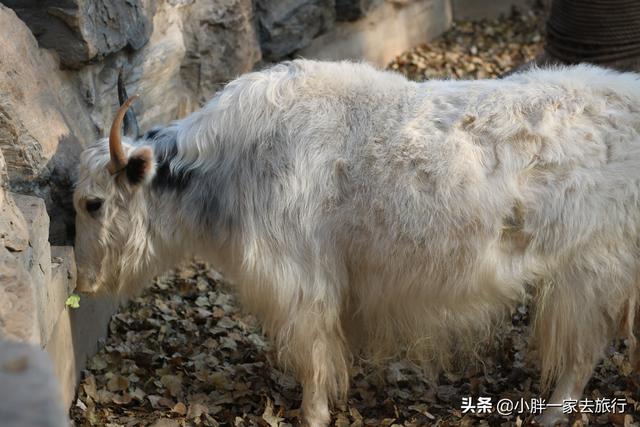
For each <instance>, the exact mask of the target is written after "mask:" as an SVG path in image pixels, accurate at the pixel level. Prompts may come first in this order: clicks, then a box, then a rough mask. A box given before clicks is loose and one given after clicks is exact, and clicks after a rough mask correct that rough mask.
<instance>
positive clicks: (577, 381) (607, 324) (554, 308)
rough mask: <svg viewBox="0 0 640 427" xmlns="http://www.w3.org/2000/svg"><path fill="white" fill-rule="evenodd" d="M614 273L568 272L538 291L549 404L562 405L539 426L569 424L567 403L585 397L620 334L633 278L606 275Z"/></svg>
mask: <svg viewBox="0 0 640 427" xmlns="http://www.w3.org/2000/svg"><path fill="white" fill-rule="evenodd" d="M609 267H610V268H611V266H609ZM615 270H617V272H618V273H620V272H621V270H620V269H614V271H615ZM610 271H611V270H609V269H607V270H605V269H602V270H598V271H594V270H593V269H592V270H591V271H589V272H584V271H582V272H581V271H579V270H578V269H577V268H571V269H567V271H565V272H563V273H562V274H558V275H556V276H555V277H554V278H553V280H552V281H549V282H546V283H544V284H542V285H541V287H540V289H539V292H540V294H539V295H538V298H537V307H536V318H535V319H536V320H535V335H536V342H537V343H538V345H539V350H540V355H541V359H542V384H543V388H547V387H548V386H549V385H551V383H553V382H554V380H555V389H554V392H553V394H552V395H551V398H550V399H549V401H548V403H549V404H552V405H558V404H559V405H560V406H553V407H548V408H547V409H546V410H545V411H544V413H543V415H542V417H541V418H540V422H541V423H542V424H543V425H545V426H553V425H555V424H556V423H558V422H565V421H567V419H568V415H567V414H564V413H563V410H562V403H563V401H566V400H575V401H579V400H580V399H581V397H582V393H583V391H584V388H585V386H586V385H587V383H588V381H589V379H590V378H591V375H592V374H593V370H594V368H595V366H596V364H597V363H598V362H599V360H600V359H601V358H602V356H603V354H604V351H605V349H606V346H607V345H608V343H610V342H611V340H612V339H613V338H614V337H615V335H616V332H617V329H618V325H619V322H620V316H621V315H622V314H623V311H624V307H625V304H624V301H625V299H627V300H628V298H629V296H630V295H632V294H634V292H635V291H634V283H633V280H632V279H631V278H630V277H626V276H625V275H624V274H611V273H607V274H604V272H610ZM622 271H623V270H622Z"/></svg>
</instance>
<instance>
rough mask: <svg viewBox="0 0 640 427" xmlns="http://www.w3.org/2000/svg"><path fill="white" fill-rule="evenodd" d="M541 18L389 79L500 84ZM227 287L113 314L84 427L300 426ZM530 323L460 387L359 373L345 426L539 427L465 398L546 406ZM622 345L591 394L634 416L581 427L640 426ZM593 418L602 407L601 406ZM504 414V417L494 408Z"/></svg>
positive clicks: (198, 285) (534, 49)
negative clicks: (478, 408)
mask: <svg viewBox="0 0 640 427" xmlns="http://www.w3.org/2000/svg"><path fill="white" fill-rule="evenodd" d="M542 27H543V25H542V19H541V17H540V15H539V14H536V13H533V14H528V15H513V16H511V17H509V18H503V19H500V20H497V21H491V22H482V23H458V24H456V26H455V27H454V28H453V29H452V30H451V31H449V32H448V33H447V34H445V35H444V37H442V38H441V39H440V40H438V41H435V42H433V43H431V44H428V45H423V46H419V47H417V48H415V49H414V50H412V51H411V52H407V53H405V54H403V55H401V56H400V57H399V58H398V59H397V60H396V61H394V63H392V64H391V65H390V68H392V69H396V70H399V71H401V72H403V73H405V74H407V75H408V76H410V77H411V78H414V79H424V78H433V77H437V76H446V77H452V78H477V77H495V76H497V75H500V74H502V73H504V72H506V71H508V70H509V69H511V68H512V67H514V66H517V65H520V64H522V63H524V62H526V61H529V60H531V59H533V58H534V56H535V55H537V54H538V53H539V52H540V51H541V39H542V35H541V33H540V29H541V28H542ZM230 291H231V289H229V286H228V285H225V284H224V283H223V281H222V280H221V278H220V277H219V276H218V275H217V274H216V273H215V272H213V271H212V270H210V269H207V268H206V266H204V265H202V264H198V263H194V264H191V265H189V266H186V267H184V268H182V269H180V270H179V271H177V272H175V273H173V274H171V275H168V276H166V277H164V278H161V279H159V280H157V281H156V283H155V284H154V285H153V286H152V287H151V288H150V289H149V290H148V291H147V292H146V293H145V294H144V295H143V296H141V297H140V298H137V299H135V300H133V301H132V302H131V303H130V304H128V305H127V306H126V307H124V308H123V309H122V310H121V311H120V313H119V314H117V315H115V316H114V317H113V319H112V321H111V324H110V325H109V328H110V333H109V337H108V339H107V341H106V343H105V346H104V348H103V349H102V350H101V351H100V352H99V353H98V354H97V355H96V356H95V357H93V358H92V359H91V360H90V362H89V366H88V370H87V371H86V372H85V375H84V380H83V381H82V384H81V385H80V388H79V390H78V397H77V400H76V403H75V405H73V407H72V409H71V416H72V419H73V420H74V422H75V424H76V425H83V426H84V425H95V426H140V425H154V426H167V427H168V426H191V425H193V426H263V427H277V426H280V427H284V426H289V425H297V424H298V422H299V418H298V415H299V414H298V411H297V409H296V408H298V407H299V405H300V397H301V389H300V387H299V386H298V385H297V384H296V382H295V381H294V380H293V378H291V377H290V376H288V375H286V374H283V373H282V372H281V371H280V370H278V368H277V367H275V366H274V363H273V358H272V354H271V349H270V347H269V345H268V343H266V342H265V339H264V337H263V335H262V334H261V332H260V328H259V326H258V325H257V323H256V321H255V319H254V318H253V317H252V316H250V315H247V314H246V313H243V312H241V311H240V308H239V306H238V305H237V304H236V303H235V300H234V297H233V293H232V292H230ZM527 325H528V313H527V310H526V309H525V308H524V307H520V308H519V309H518V311H517V312H516V313H515V314H514V316H513V319H512V322H511V324H508V325H505V328H504V331H503V333H502V334H501V335H502V339H501V340H500V342H499V344H498V347H497V349H496V351H495V353H492V354H493V356H491V357H488V358H486V359H485V363H484V366H479V367H477V368H469V369H467V371H466V372H465V374H464V375H461V376H442V377H441V378H440V381H439V385H438V386H435V387H430V386H429V385H428V384H427V383H426V382H425V381H424V380H423V379H422V378H421V376H420V375H418V374H417V373H416V372H414V371H413V369H412V368H411V367H410V366H409V365H407V364H404V363H402V362H396V363H392V364H391V365H390V367H389V369H387V370H386V371H385V372H383V373H382V374H379V373H375V372H371V371H370V370H369V369H368V368H367V367H366V366H363V365H361V364H356V366H355V368H354V370H353V375H352V383H351V392H350V394H349V398H348V401H347V403H346V406H345V407H342V408H336V409H335V410H334V411H333V423H334V424H335V425H336V426H340V427H345V426H353V427H357V426H432V425H433V426H436V425H437V426H475V425H485V426H486V425H489V426H512V425H516V426H518V425H529V424H530V423H531V421H532V418H533V416H532V415H531V414H530V413H529V412H527V411H525V413H523V414H517V413H514V414H512V415H499V414H497V412H496V411H495V410H494V411H493V412H491V413H488V414H469V413H463V411H462V409H461V408H462V403H463V402H462V399H463V398H464V397H473V398H474V403H477V400H475V399H476V398H478V397H489V398H491V399H492V403H493V405H495V404H496V403H497V402H498V400H500V399H509V400H510V401H513V402H520V401H522V402H527V403H529V402H531V399H536V398H539V397H541V392H540V390H539V383H538V379H539V373H538V371H537V369H536V366H535V351H533V352H531V351H528V348H527V339H528V333H527V329H528V326H527ZM623 349H624V345H623V344H620V345H619V346H618V347H615V348H614V347H612V348H611V349H610V354H609V357H608V358H607V359H606V360H605V361H603V362H602V363H601V364H600V365H599V366H598V368H597V371H596V373H595V374H594V376H593V379H592V380H591V382H590V383H589V386H588V389H587V391H586V393H585V397H586V398H591V399H594V400H595V399H601V398H608V399H625V401H626V403H627V406H626V410H625V411H624V413H616V414H611V413H604V414H582V415H577V416H574V417H573V419H572V424H573V425H576V426H580V425H586V423H590V424H591V425H619V426H625V427H632V426H639V425H640V378H639V377H638V375H637V374H635V375H634V374H631V367H630V365H629V362H628V360H627V359H626V358H625V357H624V355H623V353H622V352H621V351H622V350H623ZM591 407H593V406H591ZM494 409H495V408H494Z"/></svg>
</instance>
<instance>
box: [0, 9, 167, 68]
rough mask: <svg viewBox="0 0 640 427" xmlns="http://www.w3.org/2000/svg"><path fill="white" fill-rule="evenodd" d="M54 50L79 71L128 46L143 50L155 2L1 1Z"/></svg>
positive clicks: (68, 64)
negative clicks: (86, 65)
mask: <svg viewBox="0 0 640 427" xmlns="http://www.w3.org/2000/svg"><path fill="white" fill-rule="evenodd" d="M2 3H4V4H5V5H7V6H9V7H10V8H12V9H14V10H15V11H16V13H17V14H18V16H20V18H21V19H22V20H23V21H25V22H26V23H27V25H28V26H29V28H31V30H32V31H33V33H34V34H36V35H37V38H38V42H39V44H40V46H42V47H45V48H52V49H55V50H56V51H57V52H58V54H59V55H60V59H61V61H62V64H63V65H64V66H66V67H69V68H80V67H82V66H83V65H84V64H85V63H87V62H88V61H90V60H95V59H100V58H103V57H105V56H106V55H108V54H110V53H113V52H117V51H119V50H121V49H123V48H124V47H126V46H128V47H130V48H132V49H134V50H136V49H140V48H141V47H142V46H144V44H145V43H146V42H147V41H148V39H149V36H150V34H151V30H152V22H151V17H152V16H153V14H154V13H155V10H154V9H155V1H152V0H127V1H122V0H2Z"/></svg>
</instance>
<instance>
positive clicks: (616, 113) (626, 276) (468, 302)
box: [75, 60, 640, 426]
mask: <svg viewBox="0 0 640 427" xmlns="http://www.w3.org/2000/svg"><path fill="white" fill-rule="evenodd" d="M172 138H173V139H174V140H175V141H177V142H176V144H177V154H176V155H175V156H173V157H169V159H170V161H171V163H170V167H171V170H172V171H173V172H174V173H175V176H180V177H187V176H188V177H189V178H190V179H189V180H188V183H187V184H186V185H184V186H183V187H177V186H174V187H171V186H166V187H162V186H159V185H154V179H157V177H156V176H154V169H153V168H151V169H150V173H149V176H148V177H147V180H146V181H145V182H144V183H142V184H140V185H131V184H130V183H128V182H127V180H126V177H123V176H118V177H115V178H114V177H111V176H110V175H109V174H108V173H107V171H106V164H107V162H108V152H107V149H106V141H104V140H103V141H100V142H98V143H97V144H96V145H95V146H93V147H91V148H88V149H87V150H86V152H85V153H84V155H83V157H82V161H81V165H80V178H79V181H78V184H77V190H76V195H75V200H76V209H77V210H78V225H77V235H78V241H77V248H76V250H77V254H78V263H79V266H80V275H81V283H83V284H84V285H86V284H87V280H85V279H82V276H84V277H85V278H88V281H93V282H95V283H96V284H97V285H98V287H101V286H106V287H109V288H110V289H112V290H113V291H116V292H118V293H121V294H126V293H130V292H132V291H135V290H136V289H140V288H142V287H144V286H146V285H147V284H148V281H149V278H150V277H151V276H152V275H154V274H157V273H159V272H161V271H163V270H166V269H167V268H169V267H171V266H173V265H175V264H177V262H179V261H180V260H181V259H183V258H187V257H191V256H193V255H197V256H199V257H201V258H204V259H206V260H208V261H211V262H212V263H213V265H214V266H216V267H217V268H219V269H220V270H222V271H223V273H224V274H225V275H226V276H227V277H229V278H230V279H231V280H232V281H233V282H234V283H235V284H236V288H237V292H238V294H239V296H240V299H241V301H242V303H243V304H244V306H245V307H246V308H247V309H248V310H250V311H251V312H253V313H255V314H256V315H258V316H259V318H260V319H261V320H262V322H263V325H264V327H265V330H266V331H267V333H268V334H269V336H270V337H271V339H272V340H273V343H274V346H275V348H276V349H277V351H278V354H279V356H280V362H281V363H282V365H283V366H284V367H286V368H289V369H291V370H293V372H294V373H296V375H297V377H298V379H299V380H300V381H301V383H302V384H303V387H304V395H303V402H302V408H303V411H304V414H305V420H306V422H307V423H308V424H309V425H314V426H315V425H317V426H322V425H326V423H327V422H328V418H329V413H328V409H327V408H328V407H327V404H328V402H329V401H335V400H336V399H341V398H343V397H344V395H345V393H346V390H347V387H348V366H349V364H350V360H351V358H352V356H353V355H354V354H357V353H356V352H357V351H360V350H365V351H366V354H367V355H368V356H367V357H370V358H372V359H373V360H385V359H386V358H388V357H394V356H398V355H404V356H407V357H410V358H411V359H412V360H414V361H417V362H420V363H422V364H423V365H424V366H425V367H426V368H427V371H432V372H433V370H430V369H429V367H435V368H443V367H444V368H449V367H451V365H452V362H453V361H454V360H456V359H458V358H459V357H460V356H461V355H462V353H466V352H471V353H474V352H476V350H477V347H479V346H481V345H483V342H482V340H483V339H486V338H487V337H490V335H491V331H492V328H493V325H495V322H496V321H498V320H500V319H501V318H503V316H504V315H505V314H507V313H509V310H510V309H512V308H513V307H514V306H515V305H516V304H517V303H518V302H519V301H522V299H523V298H524V295H525V293H526V292H525V291H526V289H525V285H527V284H529V285H530V290H531V294H532V295H533V298H534V303H535V307H536V313H535V321H534V334H535V339H536V342H537V344H538V346H539V353H540V355H541V364H542V374H543V382H544V383H545V384H552V383H553V382H554V381H555V382H556V388H555V390H556V391H555V393H554V395H553V396H552V399H553V400H555V401H561V400H562V399H563V398H569V397H572V398H576V399H577V398H579V397H580V395H581V394H582V390H583V387H584V386H585V384H586V381H587V380H588V379H589V377H590V376H591V373H592V371H593V367H594V365H595V363H596V362H597V361H598V360H599V358H600V357H601V356H602V353H603V350H604V349H605V347H606V345H607V343H608V342H610V340H611V339H612V338H613V337H614V336H615V335H616V333H618V332H620V331H622V332H625V333H626V334H627V335H628V336H629V343H630V344H633V343H635V339H634V338H633V336H632V335H633V330H634V327H633V323H634V319H635V317H634V316H635V313H636V312H637V310H638V304H637V302H638V293H639V290H640V285H639V283H640V282H639V281H638V262H639V257H638V255H639V250H638V227H639V225H640V206H639V195H640V82H639V81H638V76H637V75H635V74H618V73H615V72H611V71H605V70H603V69H599V68H595V67H589V66H577V67H571V68H560V69H550V70H532V71H528V72H524V73H521V74H516V75H513V76H510V77H508V78H505V79H503V80H484V81H458V82H456V81H429V82H425V83H414V82H409V81H407V80H406V79H405V78H403V77H401V76H399V75H396V74H393V73H389V72H381V71H377V70H374V69H373V68H371V67H370V66H368V65H364V64H353V63H348V62H341V63H323V62H314V61H303V60H300V61H293V62H290V63H286V64H281V65H277V66H275V67H273V68H270V69H268V70H266V71H261V72H256V73H251V74H247V75H244V76H242V77H240V78H239V79H237V80H235V81H233V82H231V83H230V84H228V85H227V86H226V88H225V89H224V90H222V91H221V92H220V93H219V94H218V95H216V97H215V98H214V99H213V100H211V101H210V102H209V103H208V104H207V105H206V106H205V107H204V108H203V109H202V110H200V111H198V112H196V113H193V114H192V115H190V116H189V117H187V118H185V119H183V120H181V121H178V122H176V123H174V124H172V125H170V126H168V127H166V128H164V129H163V130H161V131H160V132H159V134H158V135H157V136H156V137H154V139H153V140H151V139H142V140H138V141H135V142H132V141H126V140H125V150H126V151H127V153H130V152H131V151H132V150H134V149H135V147H136V146H140V145H151V146H152V147H153V148H154V150H156V152H158V150H160V149H161V148H162V147H164V146H162V147H161V145H160V144H169V145H170V144H171V140H172ZM163 141H164V142H163ZM166 141H169V142H168V143H167V142H166ZM162 149H164V148H162ZM156 166H157V165H156ZM156 170H158V169H157V168H156ZM185 182H187V181H185ZM96 196H98V197H101V198H105V199H106V201H105V205H104V207H103V209H102V211H101V212H100V213H99V214H98V215H96V217H95V218H92V217H91V216H89V214H88V213H87V212H86V211H85V210H84V205H83V201H84V200H85V199H87V198H92V197H96ZM83 280H84V281H83ZM621 325H622V327H621ZM556 380H557V381H556ZM557 416H558V414H557V413H556V414H550V415H549V416H548V418H547V419H546V420H544V421H545V422H547V423H550V422H551V421H552V420H553V419H555V417H557Z"/></svg>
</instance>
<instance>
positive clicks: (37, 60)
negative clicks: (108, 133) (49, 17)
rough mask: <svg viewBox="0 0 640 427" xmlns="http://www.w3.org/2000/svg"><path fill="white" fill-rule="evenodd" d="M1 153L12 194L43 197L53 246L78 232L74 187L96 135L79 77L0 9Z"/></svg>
mask: <svg viewBox="0 0 640 427" xmlns="http://www.w3.org/2000/svg"><path fill="white" fill-rule="evenodd" d="M0 34H1V35H3V37H1V38H0V75H2V76H7V78H2V79H0V149H2V152H3V154H4V159H5V161H6V166H7V173H8V181H9V186H10V188H11V190H12V191H14V192H18V193H29V194H34V195H37V196H40V197H42V198H43V199H44V200H45V202H46V203H47V207H48V209H49V214H50V216H51V217H52V218H53V220H52V224H51V230H50V233H51V234H50V237H51V240H52V241H54V242H64V241H68V239H69V236H70V231H71V230H72V229H73V209H72V203H71V185H72V176H73V171H74V170H75V167H76V165H77V163H78V159H79V154H80V152H81V151H82V149H83V148H84V147H85V146H86V144H87V142H88V141H91V140H94V139H95V137H96V132H95V128H94V126H93V124H92V122H91V118H90V115H89V113H88V111H87V108H86V103H85V102H84V100H83V99H82V97H81V96H80V94H79V92H78V90H77V85H76V84H75V80H74V75H73V74H71V73H69V72H64V71H61V70H60V66H59V62H58V60H57V58H56V56H55V55H54V54H53V53H51V52H48V51H46V50H43V49H40V48H38V43H37V41H36V39H35V38H34V36H33V35H32V34H31V31H30V30H29V28H28V27H27V26H26V25H25V24H24V23H23V22H22V21H21V20H20V19H19V18H18V17H17V16H16V14H15V13H14V12H13V11H12V10H11V9H9V8H7V7H4V6H2V5H0Z"/></svg>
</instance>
